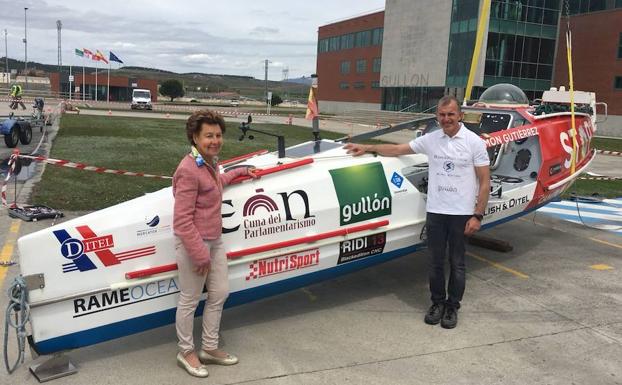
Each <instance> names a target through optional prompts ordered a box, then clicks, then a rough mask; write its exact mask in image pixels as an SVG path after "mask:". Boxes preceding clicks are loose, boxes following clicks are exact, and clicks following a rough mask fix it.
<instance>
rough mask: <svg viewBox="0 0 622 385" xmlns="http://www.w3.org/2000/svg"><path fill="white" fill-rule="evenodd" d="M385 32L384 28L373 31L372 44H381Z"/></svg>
mask: <svg viewBox="0 0 622 385" xmlns="http://www.w3.org/2000/svg"><path fill="white" fill-rule="evenodd" d="M383 32H384V28H376V29H372V31H371V44H372V45H381V44H382V34H383Z"/></svg>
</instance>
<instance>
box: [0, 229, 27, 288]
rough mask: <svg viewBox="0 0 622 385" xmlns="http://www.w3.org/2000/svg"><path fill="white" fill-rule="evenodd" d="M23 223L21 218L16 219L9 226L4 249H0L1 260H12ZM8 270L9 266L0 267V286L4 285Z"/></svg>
mask: <svg viewBox="0 0 622 385" xmlns="http://www.w3.org/2000/svg"><path fill="white" fill-rule="evenodd" d="M21 225H22V221H21V220H19V219H15V220H13V222H12V223H11V227H9V235H8V236H7V238H6V240H5V241H4V246H2V251H0V262H8V261H10V260H11V256H12V255H13V249H14V248H15V241H16V240H17V234H18V233H19V228H20V226H21ZM7 270H8V266H3V267H0V287H2V283H3V282H4V277H5V276H6V272H7Z"/></svg>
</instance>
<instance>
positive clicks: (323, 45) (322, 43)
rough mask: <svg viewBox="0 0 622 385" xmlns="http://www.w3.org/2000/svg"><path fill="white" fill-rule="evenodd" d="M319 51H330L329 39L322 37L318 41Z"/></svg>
mask: <svg viewBox="0 0 622 385" xmlns="http://www.w3.org/2000/svg"><path fill="white" fill-rule="evenodd" d="M317 45H318V48H317V50H318V52H319V53H323V52H328V39H321V40H320V41H319V42H318V43H317Z"/></svg>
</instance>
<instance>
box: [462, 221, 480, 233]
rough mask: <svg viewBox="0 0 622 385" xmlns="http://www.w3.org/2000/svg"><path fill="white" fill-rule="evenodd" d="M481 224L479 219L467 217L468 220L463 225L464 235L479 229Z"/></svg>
mask: <svg viewBox="0 0 622 385" xmlns="http://www.w3.org/2000/svg"><path fill="white" fill-rule="evenodd" d="M481 225H482V224H481V222H480V221H479V219H477V218H475V217H471V218H469V220H468V221H467V223H466V226H464V235H466V236H470V235H473V234H475V233H476V232H478V231H479V229H480V227H481Z"/></svg>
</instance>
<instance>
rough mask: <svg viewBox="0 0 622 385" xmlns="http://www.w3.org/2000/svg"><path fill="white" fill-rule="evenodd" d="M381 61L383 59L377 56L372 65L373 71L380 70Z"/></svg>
mask: <svg viewBox="0 0 622 385" xmlns="http://www.w3.org/2000/svg"><path fill="white" fill-rule="evenodd" d="M380 63H381V59H380V58H379V57H375V58H374V61H373V62H372V65H371V72H380Z"/></svg>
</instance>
